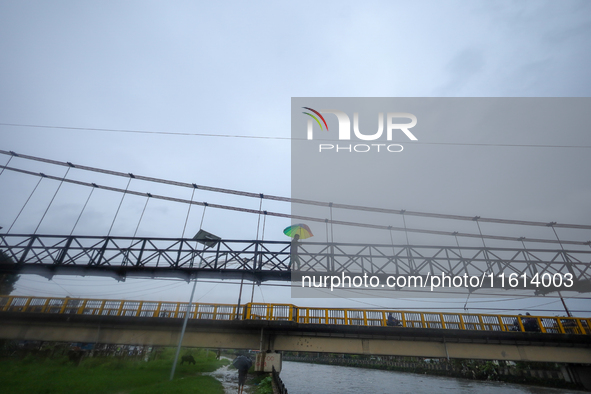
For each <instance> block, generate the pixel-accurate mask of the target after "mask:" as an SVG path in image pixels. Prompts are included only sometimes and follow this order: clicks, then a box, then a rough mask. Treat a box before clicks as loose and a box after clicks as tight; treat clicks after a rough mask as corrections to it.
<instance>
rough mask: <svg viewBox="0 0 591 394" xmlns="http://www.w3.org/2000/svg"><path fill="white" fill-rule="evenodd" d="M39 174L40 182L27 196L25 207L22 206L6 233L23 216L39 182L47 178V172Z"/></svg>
mask: <svg viewBox="0 0 591 394" xmlns="http://www.w3.org/2000/svg"><path fill="white" fill-rule="evenodd" d="M39 175H40V176H41V178H39V182H37V184H36V185H35V188H34V189H33V191H32V192H31V194H29V198H27V201H25V204H24V205H23V207H22V208H21V210H20V211H19V212H18V215H16V218H14V221H13V222H12V224H11V225H10V227H9V228H8V231H6V234H8V233H9V232H10V230H12V226H14V224H15V223H16V221H17V220H18V218H19V217H20V216H21V213H23V210H24V209H25V207H26V206H27V204H28V203H29V200H30V199H31V197H33V194H34V193H35V190H37V187H38V186H39V184H40V183H41V181H42V180H43V178H45V174H44V173H42V172H41V173H39Z"/></svg>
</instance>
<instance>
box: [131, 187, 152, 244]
mask: <svg viewBox="0 0 591 394" xmlns="http://www.w3.org/2000/svg"><path fill="white" fill-rule="evenodd" d="M146 194H147V195H148V198H147V199H146V203H145V204H144V209H143V210H142V214H141V215H140V220H139V221H138V222H137V227H136V228H135V232H134V233H133V238H135V236H136V235H137V231H138V230H139V228H140V223H141V222H142V218H143V217H144V213H145V212H146V207H147V206H148V203H149V202H150V197H152V195H151V194H150V193H146ZM132 242H133V241H132Z"/></svg>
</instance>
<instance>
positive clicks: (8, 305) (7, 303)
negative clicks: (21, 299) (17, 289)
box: [2, 296, 14, 312]
mask: <svg viewBox="0 0 591 394" xmlns="http://www.w3.org/2000/svg"><path fill="white" fill-rule="evenodd" d="M13 299H14V297H11V296H8V301H7V302H6V305H4V308H3V309H2V312H6V311H9V310H10V305H11V304H12V300H13Z"/></svg>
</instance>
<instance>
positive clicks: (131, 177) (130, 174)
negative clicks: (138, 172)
mask: <svg viewBox="0 0 591 394" xmlns="http://www.w3.org/2000/svg"><path fill="white" fill-rule="evenodd" d="M133 178H135V176H134V175H133V174H132V173H129V181H128V182H127V186H125V191H124V192H123V195H122V196H121V201H119V206H118V207H117V212H115V217H114V218H113V222H112V223H111V227H109V232H108V233H107V237H108V236H109V235H111V230H113V225H114V224H115V220H117V215H119V209H121V204H123V199H124V198H125V195H126V194H127V190H128V189H129V184H130V183H131V180H132V179H133Z"/></svg>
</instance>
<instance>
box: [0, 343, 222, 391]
mask: <svg viewBox="0 0 591 394" xmlns="http://www.w3.org/2000/svg"><path fill="white" fill-rule="evenodd" d="M187 353H192V355H193V357H194V358H195V361H196V362H197V364H196V365H189V364H184V365H180V364H179V365H177V368H176V373H175V379H174V380H173V381H172V382H171V381H169V380H168V379H169V377H170V369H171V367H172V358H173V356H174V349H165V351H164V352H163V353H162V354H161V355H159V357H158V359H157V360H155V361H149V362H144V361H136V360H129V359H127V360H126V359H118V358H114V357H104V358H102V357H101V358H99V357H96V358H86V359H85V360H83V361H82V362H81V363H80V365H79V366H75V365H73V364H72V363H71V362H70V361H68V359H67V358H66V357H62V358H56V359H38V358H35V357H31V356H27V357H25V358H24V359H22V360H13V359H8V358H3V359H0V382H1V384H0V385H1V389H0V391H2V393H6V394H13V393H14V394H18V393H27V394H31V393H39V394H52V393H88V394H102V393H116V394H127V393H129V394H156V393H158V394H164V393H170V394H173V393H220V394H223V392H224V391H223V388H222V385H221V383H220V382H218V381H217V380H216V379H214V378H212V377H210V376H201V375H199V372H212V371H215V370H216V369H217V368H219V367H221V366H222V365H224V364H227V363H228V361H227V360H226V361H224V360H222V361H217V360H215V355H214V353H213V352H210V353H209V358H206V353H205V351H202V350H195V349H193V350H192V351H187V350H183V352H182V353H181V355H184V354H187Z"/></svg>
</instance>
